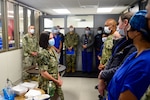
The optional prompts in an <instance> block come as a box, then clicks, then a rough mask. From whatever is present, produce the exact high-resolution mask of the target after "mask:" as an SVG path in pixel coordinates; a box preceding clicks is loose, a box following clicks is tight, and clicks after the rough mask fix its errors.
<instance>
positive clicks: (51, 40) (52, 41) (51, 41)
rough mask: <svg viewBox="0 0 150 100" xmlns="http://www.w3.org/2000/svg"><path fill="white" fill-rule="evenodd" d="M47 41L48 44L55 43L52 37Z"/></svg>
mask: <svg viewBox="0 0 150 100" xmlns="http://www.w3.org/2000/svg"><path fill="white" fill-rule="evenodd" d="M48 43H49V45H50V46H53V45H54V44H55V40H54V38H52V39H50V40H49V41H48Z"/></svg>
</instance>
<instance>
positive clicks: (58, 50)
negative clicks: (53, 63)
mask: <svg viewBox="0 0 150 100" xmlns="http://www.w3.org/2000/svg"><path fill="white" fill-rule="evenodd" d="M52 33H53V34H54V40H55V44H54V46H53V48H54V49H55V51H56V53H55V54H56V56H57V60H58V62H59V59H60V55H61V49H62V38H61V37H60V35H59V31H58V28H57V27H56V26H54V27H53V28H52Z"/></svg>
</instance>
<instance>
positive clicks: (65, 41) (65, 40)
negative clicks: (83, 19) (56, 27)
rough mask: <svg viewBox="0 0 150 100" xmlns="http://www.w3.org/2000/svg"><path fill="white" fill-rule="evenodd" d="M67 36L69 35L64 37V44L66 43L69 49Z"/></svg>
mask: <svg viewBox="0 0 150 100" xmlns="http://www.w3.org/2000/svg"><path fill="white" fill-rule="evenodd" d="M67 35H68V33H67V34H66V35H65V37H64V43H65V46H66V48H68V41H67Z"/></svg>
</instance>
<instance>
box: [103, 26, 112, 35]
mask: <svg viewBox="0 0 150 100" xmlns="http://www.w3.org/2000/svg"><path fill="white" fill-rule="evenodd" d="M104 31H105V33H107V34H109V33H110V32H111V30H110V29H109V27H107V26H105V27H104Z"/></svg>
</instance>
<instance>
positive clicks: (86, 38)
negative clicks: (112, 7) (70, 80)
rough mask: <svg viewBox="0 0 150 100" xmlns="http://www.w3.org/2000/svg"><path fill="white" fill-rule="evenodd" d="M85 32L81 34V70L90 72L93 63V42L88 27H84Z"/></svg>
mask: <svg viewBox="0 0 150 100" xmlns="http://www.w3.org/2000/svg"><path fill="white" fill-rule="evenodd" d="M84 32H85V33H84V34H82V36H81V39H80V41H81V47H82V71H83V72H87V73H91V72H92V64H93V44H94V36H93V34H92V33H91V29H90V28H89V27H86V28H85V31H84Z"/></svg>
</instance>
